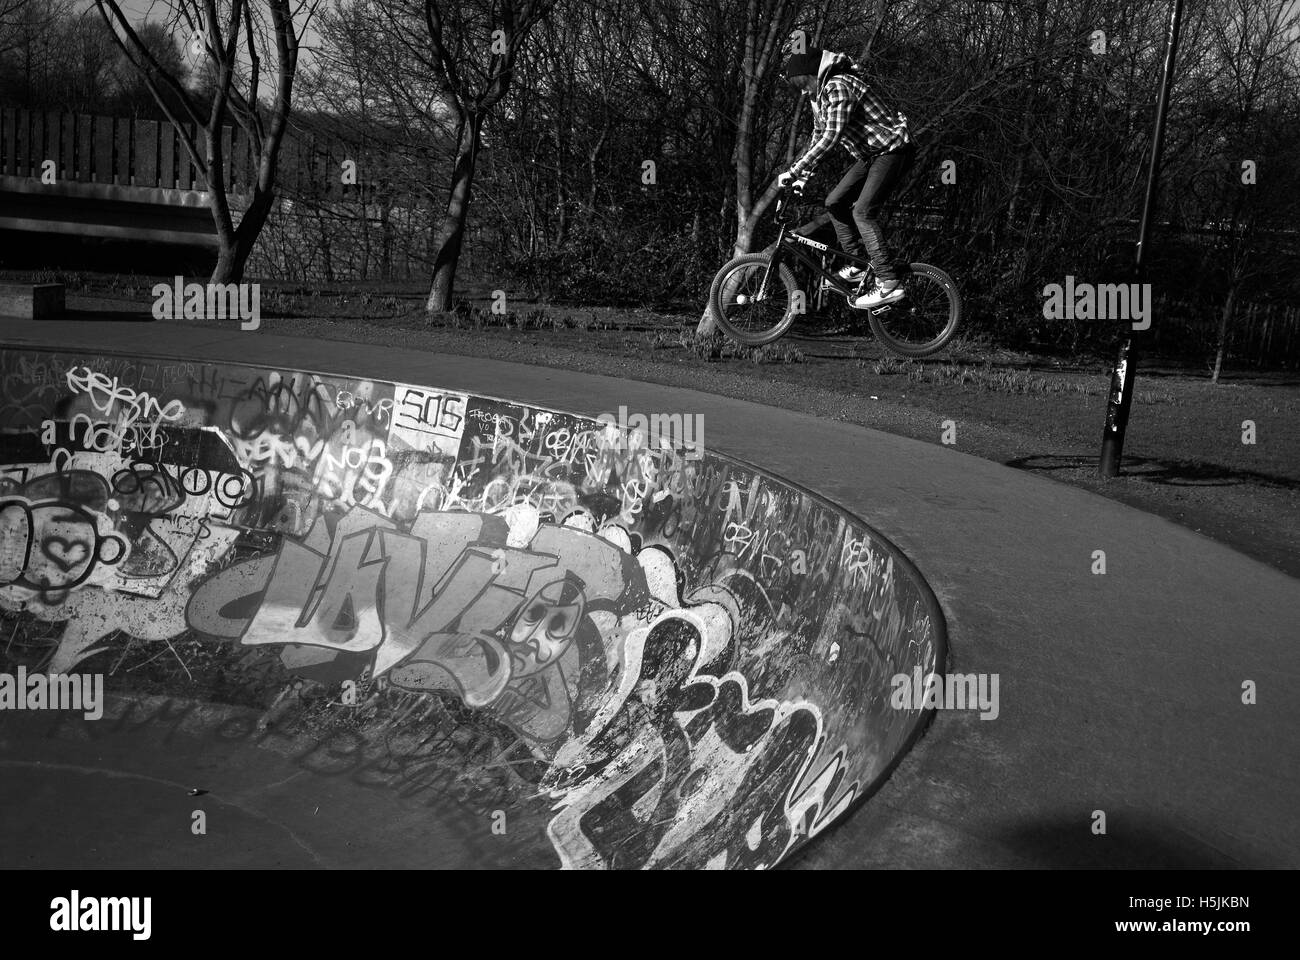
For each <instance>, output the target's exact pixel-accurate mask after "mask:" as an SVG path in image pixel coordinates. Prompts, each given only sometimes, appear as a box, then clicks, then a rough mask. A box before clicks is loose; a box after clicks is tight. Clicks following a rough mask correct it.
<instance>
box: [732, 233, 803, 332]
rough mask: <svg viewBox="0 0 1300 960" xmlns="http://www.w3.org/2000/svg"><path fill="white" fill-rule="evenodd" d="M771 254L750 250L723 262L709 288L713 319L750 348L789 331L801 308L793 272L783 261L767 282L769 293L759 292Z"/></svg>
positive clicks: (800, 295)
mask: <svg viewBox="0 0 1300 960" xmlns="http://www.w3.org/2000/svg"><path fill="white" fill-rule="evenodd" d="M770 260H771V257H770V256H769V255H768V254H766V253H747V254H745V255H744V256H740V257H736V258H735V259H734V260H731V261H729V262H728V263H726V264H724V265H723V267H722V269H721V270H719V271H718V275H717V276H715V277H714V278H713V286H712V287H711V288H710V289H709V310H710V312H711V313H712V314H713V320H714V322H715V323H716V324H717V325H718V328H719V329H720V330H722V332H723V333H725V334H726V335H727V336H728V337H730V338H731V339H732V340H734V341H736V342H737V343H740V344H743V345H745V346H747V347H760V346H762V345H763V344H765V343H771V342H772V341H773V340H776V339H777V338H778V337H780V336H781V335H782V334H784V333H785V332H786V331H787V330H789V329H790V324H792V323H794V318H795V316H796V315H797V313H799V312H800V311H798V310H796V309H795V308H796V303H797V298H796V295H799V297H800V298H801V297H802V294H800V293H799V287H798V284H797V283H795V279H794V274H793V273H792V272H791V270H790V268H789V267H788V266H786V265H785V264H784V263H780V264H777V270H776V274H775V275H774V276H773V277H772V278H771V279H770V280H769V281H768V284H767V295H766V296H764V297H763V298H762V299H761V300H760V299H759V293H760V290H761V288H762V285H763V277H764V276H765V275H766V274H767V270H768V263H769V261H770Z"/></svg>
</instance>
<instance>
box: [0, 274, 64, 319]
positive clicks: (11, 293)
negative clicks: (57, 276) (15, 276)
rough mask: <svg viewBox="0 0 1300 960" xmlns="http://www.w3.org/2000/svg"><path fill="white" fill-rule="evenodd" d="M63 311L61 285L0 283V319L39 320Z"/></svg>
mask: <svg viewBox="0 0 1300 960" xmlns="http://www.w3.org/2000/svg"><path fill="white" fill-rule="evenodd" d="M63 311H64V299H63V284H61V283H0V317H21V318H22V319H24V320H41V319H44V318H47V317H57V316H61V315H62V314H63Z"/></svg>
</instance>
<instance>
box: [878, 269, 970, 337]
mask: <svg viewBox="0 0 1300 960" xmlns="http://www.w3.org/2000/svg"><path fill="white" fill-rule="evenodd" d="M900 279H901V280H902V281H903V290H904V296H903V297H902V299H900V300H896V301H894V302H892V303H889V304H886V305H885V307H884V308H877V309H875V310H872V311H871V312H870V315H869V317H868V320H869V322H870V323H871V332H872V333H874V334H875V335H876V339H878V340H879V341H880V342H881V343H883V344H884V345H885V347H886V348H888V349H889V350H891V351H893V352H894V353H896V354H898V355H899V356H900V357H911V358H917V357H928V356H931V355H932V354H936V353H938V352H939V351H940V350H942V349H943V348H944V347H946V346H947V345H948V342H949V341H950V340H952V338H953V337H955V336H956V335H957V328H958V327H959V326H960V325H961V314H962V305H961V294H960V293H958V292H957V284H955V283H953V279H952V277H950V276H948V274H946V273H944V272H943V271H942V270H940V269H939V268H938V267H934V266H931V265H930V264H928V263H913V264H911V265H910V266H909V268H908V271H907V274H906V276H903V277H901V278H900Z"/></svg>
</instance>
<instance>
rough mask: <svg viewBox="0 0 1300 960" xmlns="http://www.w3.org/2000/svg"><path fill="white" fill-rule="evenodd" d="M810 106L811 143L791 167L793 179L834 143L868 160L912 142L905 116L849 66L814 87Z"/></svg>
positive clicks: (806, 173) (806, 171)
mask: <svg viewBox="0 0 1300 960" xmlns="http://www.w3.org/2000/svg"><path fill="white" fill-rule="evenodd" d="M812 108H813V139H812V143H811V144H810V145H809V147H808V149H807V150H805V151H804V155H803V156H802V157H800V158H799V159H798V160H797V161H795V163H794V165H793V166H792V167H791V168H790V172H791V173H793V174H794V175H795V178H796V179H799V180H802V179H804V178H805V177H808V176H811V175H812V173H813V171H814V170H815V169H816V168H817V164H818V163H819V162H820V161H821V159H822V158H823V157H824V156H825V155H826V154H827V153H828V152H829V151H830V149H831V147H833V146H835V144H837V143H840V144H843V145H844V149H846V150H847V151H848V152H849V153H850V154H851V155H852V156H853V158H854V159H855V160H870V159H871V158H872V157H874V156H876V155H877V154H881V153H888V152H889V151H890V150H897V149H898V148H899V147H902V146H904V145H906V144H909V143H911V142H912V138H911V136H910V135H909V134H908V132H907V117H906V116H904V115H903V114H902V113H900V112H899V111H897V110H891V109H889V107H887V106H885V103H884V101H882V100H881V99H880V98H879V97H877V96H876V95H875V94H874V93H872V92H871V89H870V88H869V87H868V86H867V84H866V82H865V81H864V80H863V79H862V77H861V76H860V75H859V74H858V73H857V72H856V71H854V70H852V69H850V70H845V71H843V72H841V73H836V74H834V75H833V76H831V77H830V78H828V79H827V80H826V82H825V83H824V84H822V86H821V88H820V89H819V90H818V91H817V96H816V98H815V99H814V100H813V102H812Z"/></svg>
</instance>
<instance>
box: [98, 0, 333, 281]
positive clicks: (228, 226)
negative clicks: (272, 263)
mask: <svg viewBox="0 0 1300 960" xmlns="http://www.w3.org/2000/svg"><path fill="white" fill-rule="evenodd" d="M164 2H165V4H166V5H167V8H168V10H169V22H171V23H173V24H174V25H175V26H176V28H177V29H178V30H181V31H182V32H184V33H185V34H187V35H189V36H191V37H193V38H194V39H193V41H192V42H193V43H194V45H195V49H197V50H198V51H199V52H200V54H201V56H202V57H203V58H204V60H205V62H206V65H207V66H208V68H209V70H210V71H211V75H212V78H213V82H212V84H211V87H210V90H208V91H206V92H207V93H209V94H210V98H209V101H210V102H208V103H206V104H205V103H203V102H202V100H201V98H200V97H199V96H197V95H196V94H195V93H194V92H193V91H190V90H187V89H186V88H185V86H184V84H183V83H182V82H181V79H180V78H178V77H177V76H176V73H175V70H174V69H169V68H168V65H167V64H164V63H163V62H161V61H160V60H159V58H158V57H157V56H156V55H155V53H154V51H153V50H152V49H151V46H150V44H149V43H148V42H147V41H146V39H145V38H144V37H142V36H141V31H140V30H139V29H137V28H136V27H134V26H133V25H132V24H131V22H130V21H129V20H128V19H127V17H126V14H125V12H124V11H123V8H122V4H121V2H120V0H95V5H96V6H97V7H98V9H99V12H100V15H101V16H102V17H103V20H104V24H105V26H106V27H107V28H108V29H109V31H110V32H111V34H112V36H113V38H114V40H115V41H116V42H117V44H118V46H119V47H120V49H121V50H122V53H123V54H124V56H125V57H126V58H127V60H128V62H129V63H130V64H131V66H132V67H133V68H135V69H136V70H137V71H139V73H140V74H141V75H142V77H143V79H144V82H145V85H146V86H147V87H148V89H149V92H150V93H152V94H153V96H154V98H155V99H156V100H157V101H158V105H159V106H160V107H161V108H162V110H163V112H164V114H165V115H166V116H167V119H169V120H171V121H172V122H173V123H174V124H175V125H176V129H177V131H178V132H179V134H180V137H181V141H182V143H183V145H184V147H185V151H186V152H187V153H188V154H189V156H190V158H191V159H192V160H193V161H194V164H195V165H196V166H197V167H198V168H199V170H200V171H201V173H202V175H203V178H204V179H205V180H206V181H207V190H208V197H209V201H208V202H209V207H210V209H211V211H212V220H213V223H214V224H215V226H216V230H217V241H218V245H219V246H218V253H217V264H216V267H214V268H213V271H212V278H211V279H212V282H213V283H230V282H238V281H239V280H241V279H242V278H243V273H244V265H245V263H246V262H247V260H248V256H249V254H250V253H251V252H252V249H253V244H254V243H255V242H256V240H257V236H258V234H259V233H260V232H261V230H262V226H263V225H264V224H265V223H266V218H267V216H268V215H269V214H270V212H271V208H272V205H273V204H274V202H275V177H276V164H277V161H278V159H279V155H280V147H281V145H282V143H283V141H284V136H285V130H286V127H287V124H288V119H289V113H290V110H291V107H292V102H293V83H294V77H295V75H296V73H297V70H298V52H299V43H300V41H301V38H302V34H303V32H304V31H305V30H306V28H307V25H308V24H309V23H310V21H311V17H312V15H313V14H314V12H315V10H316V7H317V4H318V2H319V0H221V2H220V3H219V2H218V0H164ZM254 2H256V3H257V4H258V5H257V6H256V7H255V6H254ZM271 52H273V53H274V62H273V63H269V64H265V66H264V61H265V59H266V55H267V54H268V53H271ZM264 70H265V71H266V72H268V73H269V74H270V82H271V86H272V90H271V95H270V98H269V103H264V102H263V100H262V81H263V72H264ZM230 118H233V119H234V120H235V122H236V123H238V124H239V126H240V128H242V129H243V131H244V133H245V134H246V135H247V138H248V142H249V145H250V148H251V151H252V157H253V163H254V165H255V171H256V172H255V175H254V178H253V183H252V194H251V195H250V197H249V198H248V201H247V204H246V206H244V209H243V213H242V216H240V217H239V221H238V223H236V222H235V216H234V212H233V210H232V205H231V197H230V190H229V188H230V182H229V179H228V174H227V171H226V169H225V156H224V154H225V147H226V136H227V134H226V121H227V120H228V119H230ZM190 124H192V125H193V127H194V128H195V129H196V130H201V131H202V140H201V141H200V139H199V138H198V136H197V135H196V134H195V133H192V132H191V128H190V126H189V125H190Z"/></svg>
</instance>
